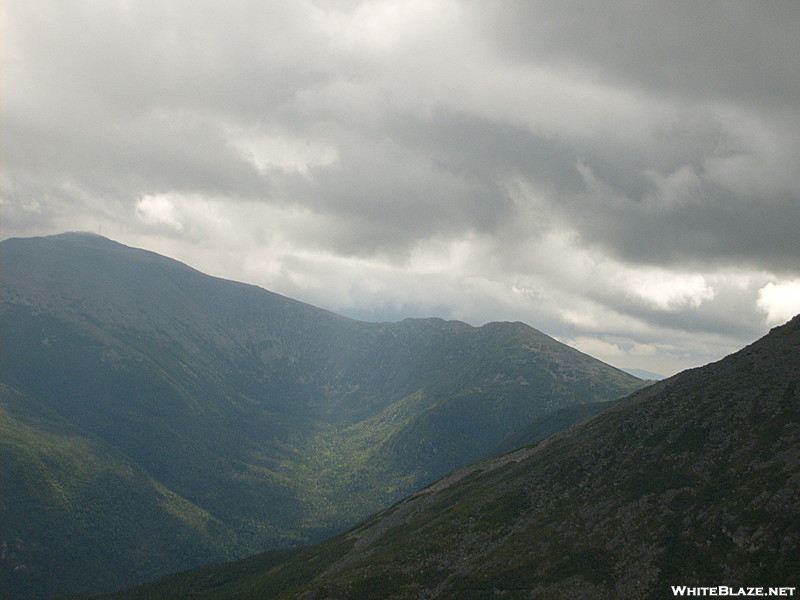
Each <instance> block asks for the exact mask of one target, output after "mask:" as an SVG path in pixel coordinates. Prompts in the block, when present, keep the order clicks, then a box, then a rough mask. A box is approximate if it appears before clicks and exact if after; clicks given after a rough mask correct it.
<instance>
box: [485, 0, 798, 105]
mask: <svg viewBox="0 0 800 600" xmlns="http://www.w3.org/2000/svg"><path fill="white" fill-rule="evenodd" d="M487 13H488V14H486V15H485V17H486V18H485V21H484V22H485V23H487V29H488V30H489V31H491V34H492V36H493V38H494V40H495V42H496V43H497V44H498V45H499V46H501V47H502V48H504V49H505V50H506V51H507V52H508V53H509V55H510V56H513V57H514V58H515V59H517V60H522V61H529V60H530V61H537V62H538V61H548V62H549V61H560V62H564V63H573V64H578V65H581V66H583V67H585V68H587V69H596V70H597V71H598V72H599V74H600V76H601V77H603V78H604V79H609V80H611V81H619V82H621V83H624V84H626V85H630V86H632V87H635V88H638V89H642V90H645V91H649V92H654V93H657V94H668V95H671V96H676V97H681V98H688V99H692V100H695V101H697V100H700V101H704V100H723V101H727V100H730V99H732V98H733V99H736V100H737V101H741V102H746V103H750V104H753V105H755V106H757V107H758V109H759V110H763V109H764V108H767V109H777V110H786V109H790V110H793V108H792V104H793V103H794V102H796V100H797V98H798V95H800V78H799V77H798V74H800V71H799V70H798V61H797V50H798V43H797V24H798V22H800V4H798V3H797V2H794V1H793V0H784V1H772V2H751V1H749V0H712V1H706V2H689V1H683V2H660V1H645V2H628V1H625V0H610V1H608V2H590V1H587V0H567V1H566V2H558V3H547V2H528V1H525V0H517V1H515V2H511V3H508V2H506V3H503V5H502V7H501V6H499V5H494V6H492V7H491V8H490V9H489V11H487Z"/></svg>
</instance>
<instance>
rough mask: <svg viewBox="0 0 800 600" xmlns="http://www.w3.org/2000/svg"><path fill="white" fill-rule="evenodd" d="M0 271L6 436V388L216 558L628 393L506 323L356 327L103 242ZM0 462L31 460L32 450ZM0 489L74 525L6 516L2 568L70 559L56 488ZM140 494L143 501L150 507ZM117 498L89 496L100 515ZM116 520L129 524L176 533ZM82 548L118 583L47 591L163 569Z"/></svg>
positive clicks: (311, 533)
mask: <svg viewBox="0 0 800 600" xmlns="http://www.w3.org/2000/svg"><path fill="white" fill-rule="evenodd" d="M0 273H2V274H3V277H2V280H0V300H2V303H1V304H0V306H1V307H2V315H0V316H2V327H3V329H2V336H1V338H0V383H2V384H4V385H5V387H4V388H0V404H2V406H4V407H5V410H6V411H12V412H11V413H9V414H10V415H11V417H12V418H11V419H9V423H10V424H14V425H15V426H17V427H18V426H19V424H18V422H17V419H18V417H19V414H20V411H21V410H23V408H22V407H21V404H20V403H19V402H15V401H14V397H15V396H14V394H13V393H12V392H10V391H9V390H12V389H13V390H16V392H18V393H20V394H22V395H23V396H24V397H26V398H28V399H29V400H28V402H27V403H26V404H25V410H26V411H27V414H28V416H29V418H31V419H33V424H34V425H36V426H37V427H39V426H41V427H45V425H44V424H43V423H44V420H46V414H51V415H56V416H57V417H58V419H61V420H63V421H64V422H65V423H67V424H69V425H70V426H71V427H74V428H75V429H74V431H79V432H81V435H83V436H84V437H86V438H87V439H90V440H97V441H99V442H100V443H102V444H105V445H107V446H108V447H110V448H113V449H115V451H118V452H121V453H122V455H124V456H125V457H126V460H129V461H130V463H131V464H132V465H134V466H135V467H136V468H138V469H141V470H142V472H143V473H145V474H147V476H148V477H151V478H152V479H153V480H154V481H155V482H157V483H158V484H159V485H161V486H163V487H164V488H165V489H167V490H169V491H170V493H173V494H175V497H176V498H180V499H181V502H185V504H182V506H184V507H185V511H186V514H187V515H188V514H189V513H192V514H194V512H196V511H205V513H207V514H208V515H210V516H211V517H212V518H213V519H215V520H216V521H218V522H219V523H220V524H221V531H232V532H233V533H234V535H233V537H232V538H231V537H226V536H227V534H225V535H222V536H221V537H219V540H220V543H219V545H218V546H217V550H216V554H215V555H214V557H213V559H214V560H224V559H227V558H232V557H234V556H241V555H244V554H247V553H252V552H255V551H257V550H263V549H266V548H277V547H281V546H287V545H297V544H302V543H308V542H311V541H314V540H317V539H320V538H322V537H325V536H327V535H330V534H331V533H333V532H335V531H338V530H341V529H342V528H343V527H345V526H347V525H348V524H350V523H353V522H355V521H356V520H357V519H358V518H360V517H363V516H366V515H367V514H369V513H370V512H372V511H374V510H376V509H378V508H380V507H381V506H385V505H387V504H388V503H390V502H392V501H395V500H397V499H399V498H401V497H403V496H404V495H407V494H408V493H410V492H411V491H413V490H414V489H416V488H418V487H419V486H420V485H424V484H425V483H428V482H430V481H432V480H434V479H436V478H437V477H440V476H441V475H443V474H445V473H446V472H448V471H449V470H452V469H453V468H456V467H458V466H461V465H463V464H466V463H468V462H471V461H472V460H476V459H477V458H480V457H482V456H484V455H485V454H486V453H487V452H490V451H491V449H492V448H493V447H494V446H495V445H496V444H497V443H499V442H500V441H501V440H502V439H503V438H505V437H507V435H509V434H510V433H512V432H513V431H514V430H515V429H517V428H518V427H520V426H522V425H523V424H524V423H526V422H527V421H529V420H531V419H534V418H536V417H537V416H539V415H541V414H544V413H546V412H549V411H552V410H555V409H557V408H559V407H561V406H567V405H570V404H579V403H586V402H595V401H603V400H607V399H611V398H616V397H620V396H623V395H625V393H627V392H628V391H630V390H631V389H635V388H637V387H639V386H641V385H642V382H641V381H639V380H637V379H636V378H634V377H631V376H629V375H627V374H625V373H623V372H621V371H619V370H618V369H615V368H613V367H610V366H609V365H605V364H604V363H601V362H600V361H597V360H596V359H593V358H591V357H589V356H587V355H585V354H582V353H580V352H578V351H577V350H574V349H571V348H569V347H568V346H565V345H563V344H561V343H560V342H557V341H555V340H553V339H552V338H550V337H548V336H546V335H545V334H543V333H542V332H540V331H538V330H535V329H533V328H531V327H529V326H527V325H524V324H521V323H490V324H486V325H484V326H483V327H479V328H476V327H472V326H471V325H468V324H465V323H461V322H458V321H444V320H441V319H416V320H406V321H402V322H399V323H365V322H360V321H354V320H352V319H348V318H346V317H341V316H339V315H335V314H334V313H330V312H328V311H324V310H321V309H317V308H315V307H313V306H311V305H308V304H304V303H301V302H298V301H295V300H291V299H289V298H285V297H283V296H280V295H277V294H274V293H272V292H268V291H266V290H263V289H261V288H258V287H256V286H251V285H247V284H239V283H236V282H229V281H227V280H223V279H220V278H214V277H210V276H207V275H204V274H202V273H201V272H199V271H196V270H194V269H192V268H191V267H188V266H186V265H184V264H183V263H179V262H177V261H174V260H173V259H168V258H164V257H161V256H160V255H157V254H155V253H151V252H148V251H141V250H138V249H134V248H129V247H127V246H124V245H122V244H118V243H117V242H113V241H110V240H107V239H106V238H102V237H99V236H93V235H90V236H87V235H84V234H67V235H65V236H55V237H47V238H16V239H12V240H6V241H4V242H0ZM37 420H38V421H37ZM37 422H38V425H37ZM49 439H50V442H49V443H48V445H47V447H46V448H45V449H46V450H47V451H48V452H51V453H56V454H58V453H59V452H66V453H67V454H69V450H68V448H67V445H65V444H67V440H63V439H60V438H49ZM30 443H31V444H35V443H36V442H35V440H33V441H31V442H30ZM58 443H61V444H62V446H58ZM7 452H11V453H16V454H14V456H15V457H16V458H18V459H20V460H23V459H25V460H31V461H32V460H33V458H32V456H33V454H31V452H30V451H29V449H27V448H22V447H8V448H7ZM26 457H27V458H26ZM48 460H49V459H48ZM54 460H55V459H54ZM56 462H58V461H56ZM111 462H113V463H114V464H115V465H117V467H118V470H119V469H121V470H124V469H126V468H128V467H125V466H124V465H123V464H122V463H120V462H114V461H111ZM65 464H66V463H65ZM109 464H110V463H109ZM126 464H127V463H126ZM118 480H119V481H123V482H128V483H130V482H131V481H132V480H131V479H129V478H128V479H126V478H125V477H121V476H120V477H119V478H118ZM97 481H102V478H98V479H97ZM142 481H144V480H142ZM3 485H4V486H6V489H5V490H4V494H6V495H8V494H10V493H12V492H13V493H14V494H17V495H16V496H14V497H11V498H10V500H9V502H14V501H16V502H20V503H24V502H31V501H39V500H41V501H42V502H45V503H46V504H47V503H49V504H48V505H52V504H53V503H57V504H58V505H59V506H62V508H63V510H64V514H66V515H68V516H69V517H70V518H69V519H67V520H64V521H63V525H60V524H59V523H57V522H55V523H54V522H51V521H48V520H47V518H46V517H45V516H43V515H39V516H38V517H36V515H28V516H26V515H21V514H18V513H14V515H15V516H14V519H10V518H9V516H8V515H10V514H11V513H10V512H9V510H10V509H9V508H8V507H6V508H5V509H4V510H5V512H4V513H3V514H4V515H6V516H5V517H3V518H2V519H0V537H2V538H3V539H15V538H20V537H21V538H24V540H25V542H26V543H27V544H28V545H27V548H28V550H29V552H28V558H29V559H30V560H28V562H27V563H26V562H25V558H24V556H23V557H22V559H21V562H18V563H17V566H20V565H23V564H24V565H27V566H28V567H29V573H30V574H31V577H32V576H33V573H34V571H35V573H36V576H38V577H40V578H43V579H47V578H48V577H49V573H48V571H47V569H46V568H45V567H44V566H43V565H45V564H47V563H48V562H49V563H53V562H57V561H59V560H61V558H59V556H61V555H63V554H64V553H70V552H72V553H75V552H76V550H74V549H72V550H71V549H70V547H69V543H68V541H67V540H66V539H65V538H61V537H59V532H62V531H65V530H66V529H68V528H69V527H78V526H79V524H80V523H81V522H82V521H81V519H83V517H81V514H82V513H83V511H84V510H85V509H84V508H83V507H82V506H83V505H82V504H81V502H83V501H79V500H78V499H73V498H72V497H71V496H69V495H67V496H64V495H63V494H60V492H58V488H57V487H52V486H51V487H45V488H42V487H40V488H37V489H39V490H40V491H41V490H44V491H41V494H48V495H47V497H46V498H45V497H42V498H39V499H38V500H37V498H33V499H32V498H30V497H29V496H30V491H29V490H28V491H26V490H25V489H22V488H15V487H14V486H13V485H12V486H10V487H8V485H9V484H6V483H3ZM98 485H99V484H98ZM126 485H127V484H126ZM62 487H63V486H62ZM26 489H27V488H26ZM142 489H143V488H142ZM149 489H150V490H151V492H152V493H151V495H150V496H148V497H150V498H151V500H152V502H151V501H150V500H148V502H150V504H149V505H150V506H155V507H158V506H161V505H162V504H161V503H160V501H157V498H156V496H157V493H156V491H155V490H156V488H153V487H152V486H151V487H150V488H149ZM48 490H49V491H48ZM130 493H134V492H133V490H131V492H130ZM26 494H27V495H26ZM115 494H117V492H114V493H113V494H112V493H111V492H110V491H109V490H108V489H107V486H100V487H99V488H98V489H97V490H96V496H97V499H96V501H97V502H104V501H108V502H117V500H114V498H115ZM153 494H155V496H154V495H153ZM76 498H77V497H76ZM0 508H2V507H0ZM126 510H129V511H133V513H131V514H128V515H127V516H126V518H129V519H131V520H132V521H131V522H135V519H137V518H140V519H142V518H145V519H150V520H151V521H152V522H158V521H159V519H166V521H170V519H172V517H170V516H169V514H168V512H169V511H167V512H164V511H161V509H157V510H156V509H154V510H155V512H152V513H151V514H150V515H149V516H148V515H145V514H138V515H137V514H134V513H135V512H136V510H135V507H131V508H130V509H126ZM197 514H199V513H197ZM2 516H3V515H0V517H2ZM26 519H27V520H26ZM70 519H71V520H70ZM15 530H24V531H25V532H26V533H25V535H24V536H20V535H17V534H16V533H15ZM48 538H52V539H53V540H54V542H58V543H48V544H45V543H43V541H42V540H46V539H48ZM37 540H38V541H37ZM101 541H102V540H101ZM159 543H161V542H159ZM95 546H96V547H98V548H101V549H100V550H98V551H100V552H104V553H105V556H106V557H108V556H117V557H118V563H117V566H116V567H115V569H111V568H109V569H108V570H107V574H103V577H102V581H99V579H101V578H100V577H99V576H98V575H97V574H95V573H89V574H88V575H89V576H88V577H87V578H86V580H85V581H83V582H82V583H76V585H75V586H74V587H70V588H69V589H65V588H63V587H59V584H58V582H57V581H54V580H52V579H51V580H49V583H48V584H47V585H49V586H50V588H49V589H51V592H50V593H51V594H52V593H65V592H68V591H73V592H75V593H78V592H82V593H85V592H88V591H90V587H91V586H92V585H96V586H98V587H96V588H95V589H96V590H97V591H99V590H100V589H110V588H112V587H114V586H116V587H121V586H123V585H129V584H130V583H133V582H134V581H133V580H132V579H131V576H130V574H129V573H128V571H129V569H128V567H127V566H126V565H127V563H131V562H132V561H133V562H136V572H137V573H142V574H143V573H148V575H147V576H146V577H150V578H152V577H155V576H157V575H159V574H161V573H163V572H165V571H164V569H165V567H164V564H163V563H164V561H158V560H155V559H154V558H153V559H152V560H151V559H150V558H148V556H147V555H146V553H145V554H141V553H140V554H136V553H135V552H134V553H133V554H131V555H129V556H125V553H121V552H119V551H118V550H116V549H113V548H111V547H103V546H102V544H95ZM48 548H50V550H48ZM57 549H58V551H57ZM197 551H198V552H201V548H200V547H199V546H198V547H197ZM131 552H133V550H131ZM48 553H49V554H48ZM22 554H23V555H24V554H25V553H24V552H23V553H22ZM184 554H187V555H191V553H190V552H185V553H184ZM90 556H91V551H89V552H87V555H86V557H85V558H86V560H87V561H89V562H91V560H90ZM37 565H38V566H37ZM188 566H191V565H181V566H180V567H179V568H184V567H188ZM6 567H8V568H11V567H10V566H9V564H4V563H2V562H0V570H2V569H5V568H6ZM82 568H83V569H84V571H85V570H86V569H87V567H86V566H84V567H82ZM159 569H161V570H159ZM12 571H13V570H12ZM4 572H6V571H4ZM126 573H128V574H126ZM85 575H86V574H85ZM25 577H26V576H25V575H24V574H22V573H21V572H20V573H17V574H13V573H12V574H10V578H11V579H13V581H16V582H17V583H15V584H14V585H16V586H17V587H16V588H15V590H16V591H15V593H16V594H17V595H18V596H17V597H19V598H28V597H30V598H33V597H45V596H46V595H47V593H46V592H45V591H44V589H45V587H46V586H45V587H41V588H40V589H41V590H42V591H40V592H36V593H35V594H34V593H33V592H31V593H30V594H28V595H27V596H26V595H25V594H27V593H28V592H25V591H24V589H26V588H25V585H27V584H25V583H24V581H23V580H24V579H25ZM137 577H138V580H139V581H141V580H142V579H144V578H146V577H145V576H144V575H140V576H137ZM29 579H30V578H29ZM93 582H94V583H93ZM17 584H18V585H17ZM86 586H89V587H86Z"/></svg>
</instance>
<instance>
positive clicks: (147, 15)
mask: <svg viewBox="0 0 800 600" xmlns="http://www.w3.org/2000/svg"><path fill="white" fill-rule="evenodd" d="M0 10H2V38H3V41H2V87H0V93H2V104H0V107H1V108H0V118H1V119H2V155H1V157H2V173H1V174H0V193H1V194H2V195H1V196H0V237H2V238H7V237H20V236H22V237H27V236H35V235H48V234H55V233H60V232H63V231H90V232H94V233H101V234H102V235H105V236H107V237H110V238H112V239H115V240H117V241H119V242H122V243H125V244H128V245H132V246H137V247H142V248H147V249H149V250H153V251H156V252H159V253H162V254H166V255H168V256H171V257H174V258H177V259H178V260H181V261H183V262H186V263H188V264H189V265H191V266H193V267H195V268H197V269H199V270H201V271H204V272H206V273H209V274H212V275H216V276H220V277H225V278H228V279H234V280H237V281H245V282H248V283H253V284H256V285H259V286H262V287H265V288H267V289H269V290H272V291H275V292H278V293H281V294H284V295H287V296H290V297H293V298H296V299H299V300H303V301H305V302H309V303H311V304H314V305H316V306H319V307H322V308H326V309H329V310H332V311H334V312H338V313H340V314H344V315H347V316H351V317H354V318H359V319H364V320H371V321H383V320H391V321H394V320H399V319H403V318H406V317H427V316H436V317H442V318H446V319H459V320H463V321H466V322H468V323H471V324H473V325H476V326H477V325H482V324H484V323H486V322H489V321H523V322H525V323H527V324H529V325H531V326H533V327H536V328H537V329H540V330H541V331H544V332H545V333H548V334H550V335H552V336H554V337H556V338H557V339H559V340H561V341H563V342H565V343H568V344H570V345H572V346H575V347H577V348H578V349H580V350H583V351H584V352H587V353H589V354H591V355H593V356H596V357H598V358H600V359H602V360H605V361H607V362H609V363H611V364H613V365H616V366H619V367H626V368H640V369H646V370H649V371H654V372H657V373H661V374H665V375H669V374H672V373H674V372H676V371H679V370H682V369H684V368H688V367H692V366H696V365H700V364H705V363H707V362H709V361H712V360H717V359H718V358H720V357H722V356H723V355H725V354H728V353H730V352H732V351H734V350H736V349H738V348H740V347H741V346H743V345H745V344H747V343H749V342H751V341H753V340H755V339H756V338H758V337H760V336H761V335H763V334H765V333H766V332H767V331H768V329H769V328H770V327H772V326H774V325H777V324H780V323H782V322H784V321H786V320H788V319H789V318H790V317H791V316H793V315H794V314H795V313H798V312H800V260H799V259H800V234H798V232H799V231H800V168H798V167H800V35H798V31H800V2H797V1H796V0H787V1H783V2H781V1H770V0H767V1H765V2H755V1H742V0H724V1H703V0H700V1H691V2H689V1H685V2H682V1H673V0H642V1H638V2H631V1H624V2H622V1H619V0H605V1H604V2H597V1H596V0H564V1H562V2H545V1H537V0H502V1H490V2H479V1H477V0H408V1H399V0H372V1H367V0H365V1H357V0H327V1H322V0H319V1H314V0H293V1H292V2H286V1H285V0H259V1H249V0H226V1H225V2H221V1H219V0H191V1H189V0H170V1H169V2H163V1H160V0H159V1H155V0H135V1H134V0H116V1H115V0H74V1H71V2H63V1H61V0H37V1H35V2H30V1H28V0H6V1H5V2H3V3H2V9H0Z"/></svg>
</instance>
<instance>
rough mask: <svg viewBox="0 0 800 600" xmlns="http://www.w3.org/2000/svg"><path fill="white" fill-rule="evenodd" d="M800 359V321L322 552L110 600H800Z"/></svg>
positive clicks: (463, 474) (212, 571)
mask: <svg viewBox="0 0 800 600" xmlns="http://www.w3.org/2000/svg"><path fill="white" fill-rule="evenodd" d="M798 359H800V316H798V317H795V318H794V319H793V320H792V321H791V322H790V323H788V324H787V325H784V326H782V327H779V328H776V329H774V330H773V331H772V332H771V333H770V334H769V335H767V336H766V337H764V338H762V339H761V340H759V341H758V342H756V343H754V344H752V345H750V346H748V347H746V348H744V349H743V350H741V351H739V352H737V353H736V354H733V355H731V356H729V357H728V358H725V359H723V360H721V361H719V362H717V363H713V364H710V365H708V366H705V367H702V368H699V369H693V370H690V371H686V372H684V373H680V374H678V375H675V376H674V377H671V378H669V379H667V380H665V381H662V382H659V383H657V384H654V385H652V386H650V387H648V388H645V389H643V390H641V391H639V392H635V393H633V394H631V395H630V396H628V397H627V398H626V399H624V400H622V401H620V402H618V403H616V404H614V405H613V406H612V407H611V408H609V409H608V410H606V411H605V412H603V413H601V414H600V415H599V416H597V417H595V418H594V419H592V420H590V421H586V422H584V423H582V424H580V425H577V426H575V427H573V428H572V429H569V430H566V431H564V432H562V433H557V434H555V435H554V436H552V437H549V438H547V439H545V440H544V441H541V442H538V443H535V444H533V445H530V446H528V447H525V448H522V449H518V450H516V451H513V452H511V453H509V454H505V455H502V456H499V457H495V458H489V459H486V460H484V461H482V462H478V463H475V464H473V465H470V466H468V467H465V468H463V469H461V470H458V471H456V472H455V473H452V474H450V475H448V476H446V477H444V478H442V479H440V480H439V481H437V482H436V483H433V484H432V485H430V486H428V487H427V488H425V489H422V490H420V491H418V492H416V493H414V494H412V495H411V496H410V497H408V498H406V499H404V500H402V501H400V502H399V503H397V504H395V505H394V506H392V507H391V508H389V509H387V510H384V511H381V512H379V513H377V514H376V515H374V516H372V517H370V518H369V519H367V520H365V521H362V522H361V523H360V524H359V525H357V526H356V527H353V528H352V529H350V530H349V531H347V532H346V533H342V534H340V535H337V536H335V537H333V538H330V539H328V540H326V541H323V542H321V543H319V544H317V545H315V546H312V547H310V548H306V549H303V550H296V551H293V552H292V551H284V552H283V553H280V552H272V553H266V554H262V555H258V556H254V557H251V558H248V559H246V560H244V561H239V562H235V563H231V564H226V565H217V566H213V567H207V568H203V569H198V570H197V571H194V572H188V573H181V574H176V575H173V576H171V577H169V578H166V579H164V580H163V581H160V582H156V583H153V584H148V585H144V586H142V587H140V588H138V589H135V590H131V591H129V592H126V593H122V594H118V595H114V596H110V597H107V598H106V599H105V600H145V599H147V600H167V599H170V600H189V599H192V600H246V599H247V600H249V599H252V598H261V599H272V600H290V599H291V600H345V599H347V600H378V599H384V598H391V599H393V600H415V599H418V598H426V599H429V600H483V599H489V598H508V599H523V598H525V599H534V600H574V599H576V598H586V599H592V600H663V599H665V598H674V597H678V596H681V595H683V596H689V597H697V596H706V597H708V596H736V597H754V596H755V595H756V594H755V591H756V590H757V589H758V588H760V589H761V594H757V595H763V596H767V595H768V594H770V593H772V596H771V597H789V596H795V597H796V596H798V595H800V360H798ZM564 410H565V411H566V410H569V409H564ZM748 594H749V595H748Z"/></svg>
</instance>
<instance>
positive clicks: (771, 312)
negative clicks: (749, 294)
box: [757, 279, 800, 325]
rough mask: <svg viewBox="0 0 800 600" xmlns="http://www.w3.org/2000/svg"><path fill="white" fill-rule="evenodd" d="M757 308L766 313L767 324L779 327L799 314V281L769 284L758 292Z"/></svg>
mask: <svg viewBox="0 0 800 600" xmlns="http://www.w3.org/2000/svg"><path fill="white" fill-rule="evenodd" d="M757 304H758V308H759V309H760V310H762V311H764V312H765V313H766V316H767V323H768V324H770V325H780V324H782V323H784V322H785V321H788V320H789V319H791V318H792V317H794V316H795V315H797V314H800V279H796V280H792V281H782V282H780V283H773V282H771V281H770V282H769V283H768V284H767V285H765V286H764V287H763V288H761V289H760V290H759V291H758V301H757Z"/></svg>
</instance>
